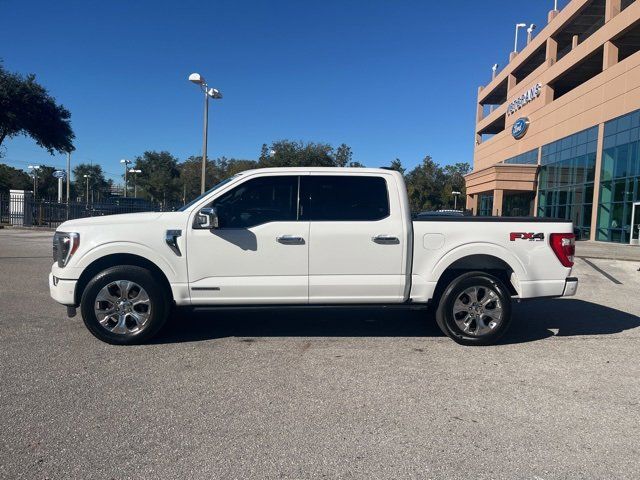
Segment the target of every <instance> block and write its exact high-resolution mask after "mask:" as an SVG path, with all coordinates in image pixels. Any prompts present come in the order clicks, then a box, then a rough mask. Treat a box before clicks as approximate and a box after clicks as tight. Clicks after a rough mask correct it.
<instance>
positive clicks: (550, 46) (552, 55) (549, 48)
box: [545, 37, 558, 63]
mask: <svg viewBox="0 0 640 480" xmlns="http://www.w3.org/2000/svg"><path fill="white" fill-rule="evenodd" d="M545 57H546V59H547V61H548V60H552V61H553V63H556V60H557V58H558V42H556V41H555V40H554V39H553V38H551V37H549V38H547V44H546V53H545Z"/></svg>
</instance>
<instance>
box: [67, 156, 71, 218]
mask: <svg viewBox="0 0 640 480" xmlns="http://www.w3.org/2000/svg"><path fill="white" fill-rule="evenodd" d="M70 177H71V152H67V205H69V187H70V186H71V178H70ZM67 213H69V210H68V209H67Z"/></svg>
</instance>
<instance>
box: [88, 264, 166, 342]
mask: <svg viewBox="0 0 640 480" xmlns="http://www.w3.org/2000/svg"><path fill="white" fill-rule="evenodd" d="M80 307H81V311H82V319H83V320H84V324H85V325H86V327H87V328H88V329H89V331H90V332H91V333H92V334H93V335H94V336H95V337H97V338H98V339H100V340H102V341H103V342H106V343H111V344H113V345H130V344H136V343H142V342H144V341H145V340H148V339H150V338H151V337H153V336H154V335H155V334H156V333H158V331H159V330H160V329H161V328H162V326H163V325H164V323H165V322H166V320H167V316H168V314H169V310H170V308H169V307H170V305H169V301H168V297H167V294H166V292H165V291H164V289H163V288H162V286H161V285H160V284H159V283H158V282H157V281H156V280H155V279H154V277H153V275H152V274H151V272H149V271H148V270H146V269H144V268H141V267H137V266H134V265H121V266H116V267H111V268H108V269H106V270H104V271H102V272H100V273H98V274H97V275H96V276H95V277H93V278H92V279H91V280H90V281H89V283H88V284H87V287H86V288H85V289H84V292H83V293H82V300H81V302H80Z"/></svg>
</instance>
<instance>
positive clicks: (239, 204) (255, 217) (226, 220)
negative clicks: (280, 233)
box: [212, 176, 298, 228]
mask: <svg viewBox="0 0 640 480" xmlns="http://www.w3.org/2000/svg"><path fill="white" fill-rule="evenodd" d="M297 205H298V177H297V176H282V177H261V178H255V179H253V180H248V181H246V182H244V183H242V184H240V185H238V186H237V187H236V188H234V189H233V190H231V191H229V192H227V193H225V194H223V195H222V196H221V197H218V198H216V199H215V200H214V201H213V203H212V206H213V207H215V209H216V212H217V214H218V219H219V222H220V228H249V227H254V226H256V225H260V224H262V223H267V222H287V221H295V220H296V208H297Z"/></svg>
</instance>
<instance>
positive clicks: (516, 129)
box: [511, 117, 529, 140]
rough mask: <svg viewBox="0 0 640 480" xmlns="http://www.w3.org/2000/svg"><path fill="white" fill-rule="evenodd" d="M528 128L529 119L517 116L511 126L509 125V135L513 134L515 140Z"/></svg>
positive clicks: (522, 135)
mask: <svg viewBox="0 0 640 480" xmlns="http://www.w3.org/2000/svg"><path fill="white" fill-rule="evenodd" d="M528 128H529V119H528V118H527V117H522V118H519V119H517V120H516V121H515V123H514V124H513V127H511V135H513V138H515V139H516V140H519V139H521V138H522V137H524V134H525V133H527V129H528Z"/></svg>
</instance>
